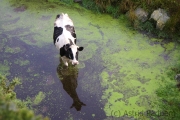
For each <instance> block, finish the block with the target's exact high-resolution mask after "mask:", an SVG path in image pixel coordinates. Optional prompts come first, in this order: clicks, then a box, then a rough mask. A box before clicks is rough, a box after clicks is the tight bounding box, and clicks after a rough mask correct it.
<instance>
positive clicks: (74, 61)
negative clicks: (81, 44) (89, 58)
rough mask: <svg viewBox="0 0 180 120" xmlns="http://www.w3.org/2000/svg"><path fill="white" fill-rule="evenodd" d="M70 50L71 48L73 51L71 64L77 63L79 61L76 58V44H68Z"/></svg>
mask: <svg viewBox="0 0 180 120" xmlns="http://www.w3.org/2000/svg"><path fill="white" fill-rule="evenodd" d="M70 48H71V50H72V53H73V58H74V59H73V60H72V61H71V62H72V64H73V65H75V64H79V62H78V61H77V60H76V52H78V50H77V48H78V46H77V45H71V46H70Z"/></svg>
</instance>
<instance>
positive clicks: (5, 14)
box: [0, 0, 179, 120]
mask: <svg viewBox="0 0 180 120" xmlns="http://www.w3.org/2000/svg"><path fill="white" fill-rule="evenodd" d="M61 12H64V13H68V14H69V16H70V18H71V19H72V20H73V22H74V25H75V30H76V34H77V44H78V45H80V46H83V47H84V50H83V51H82V52H80V53H79V61H80V64H79V65H78V66H76V67H72V66H70V67H69V68H66V67H64V66H63V65H62V64H60V61H59V51H58V50H57V49H56V48H55V46H54V45H53V39H52V38H53V37H52V35H53V23H54V20H55V17H56V15H57V14H59V13H61ZM0 14H1V17H0V41H1V42H0V55H1V57H0V73H1V74H3V75H6V76H7V77H8V78H9V79H12V78H14V77H18V78H20V79H21V82H22V84H21V85H20V86H17V87H16V89H15V91H16V93H17V97H18V98H19V99H22V100H28V99H31V100H34V104H33V105H32V108H31V109H34V110H35V112H36V113H37V114H43V115H44V116H48V117H49V118H51V120H70V119H72V120H93V119H94V120H103V119H104V120H105V119H106V120H107V119H109V120H111V119H120V118H121V119H132V118H138V119H149V118H148V117H149V116H147V115H145V114H144V112H146V111H147V110H154V111H156V110H158V108H156V106H155V104H154V101H156V100H157V96H156V94H155V90H156V89H157V88H159V87H161V85H162V84H163V81H162V78H164V77H166V76H167V75H166V70H167V69H169V68H170V67H171V66H172V65H174V64H175V62H176V60H177V56H178V53H179V47H178V46H177V45H176V44H175V43H174V42H171V41H168V40H166V41H164V40H161V39H155V38H149V37H147V36H146V35H143V34H141V33H138V32H137V31H133V30H131V29H129V28H128V27H127V22H126V19H124V17H123V16H121V17H120V19H113V18H112V17H111V16H109V15H100V14H94V13H92V12H90V11H88V10H85V9H83V8H81V7H80V6H79V5H78V4H75V5H73V6H67V5H64V4H62V3H53V2H50V1H49V2H47V1H43V0H40V1H38V2H36V1H33V0H30V1H26V0H21V1H16V0H11V1H9V0H1V4H0ZM167 79H169V78H167ZM35 96H38V97H39V99H40V100H39V99H37V98H35ZM73 102H74V103H75V104H74V106H73ZM71 106H72V107H73V108H70V107H71ZM123 116H125V117H123Z"/></svg>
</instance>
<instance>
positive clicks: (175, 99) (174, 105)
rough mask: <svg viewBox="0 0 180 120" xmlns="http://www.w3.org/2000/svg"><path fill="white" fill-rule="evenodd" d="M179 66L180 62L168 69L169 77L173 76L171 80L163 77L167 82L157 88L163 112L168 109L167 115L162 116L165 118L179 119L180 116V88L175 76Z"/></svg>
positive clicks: (165, 119) (164, 119)
mask: <svg viewBox="0 0 180 120" xmlns="http://www.w3.org/2000/svg"><path fill="white" fill-rule="evenodd" d="M179 66H180V64H179V65H177V66H176V67H174V68H172V70H168V72H167V74H168V78H171V80H167V78H164V77H162V81H163V82H164V83H165V84H164V85H162V87H161V88H159V89H158V90H157V95H158V97H159V101H158V105H159V106H158V107H159V108H160V109H161V111H163V112H165V111H168V112H167V113H168V114H167V115H162V116H160V117H161V118H162V119H163V120H170V119H173V120H179V118H180V114H179V113H180V91H179V90H180V89H178V87H176V86H177V84H179V83H176V81H175V80H174V76H175V75H176V74H177V73H179V72H180V69H179ZM156 105H157V104H156ZM154 117H157V116H154Z"/></svg>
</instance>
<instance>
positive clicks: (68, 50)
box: [60, 44, 74, 60]
mask: <svg viewBox="0 0 180 120" xmlns="http://www.w3.org/2000/svg"><path fill="white" fill-rule="evenodd" d="M60 56H61V57H63V56H66V57H67V58H69V59H72V60H73V59H74V57H73V53H72V50H71V48H70V44H66V45H64V46H63V47H61V48H60Z"/></svg>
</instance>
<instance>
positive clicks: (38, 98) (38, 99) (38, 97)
mask: <svg viewBox="0 0 180 120" xmlns="http://www.w3.org/2000/svg"><path fill="white" fill-rule="evenodd" d="M45 97H46V95H45V93H43V92H42V91H39V93H38V94H37V95H36V96H35V99H34V101H33V104H34V105H38V104H40V103H41V101H42V100H43V99H44V98H45Z"/></svg>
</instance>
